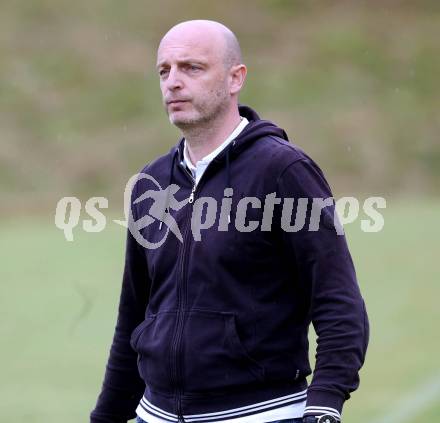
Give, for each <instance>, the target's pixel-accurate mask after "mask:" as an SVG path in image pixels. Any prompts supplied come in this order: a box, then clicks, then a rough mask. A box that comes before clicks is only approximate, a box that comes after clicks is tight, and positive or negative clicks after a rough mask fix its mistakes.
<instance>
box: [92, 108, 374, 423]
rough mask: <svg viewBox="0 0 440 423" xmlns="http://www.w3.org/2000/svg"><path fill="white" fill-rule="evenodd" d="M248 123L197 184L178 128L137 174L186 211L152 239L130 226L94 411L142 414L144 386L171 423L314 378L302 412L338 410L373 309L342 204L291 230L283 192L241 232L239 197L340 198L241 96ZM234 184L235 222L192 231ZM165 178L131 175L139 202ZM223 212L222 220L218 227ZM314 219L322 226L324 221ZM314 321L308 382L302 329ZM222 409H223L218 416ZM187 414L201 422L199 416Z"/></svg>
mask: <svg viewBox="0 0 440 423" xmlns="http://www.w3.org/2000/svg"><path fill="white" fill-rule="evenodd" d="M239 109H240V114H241V115H242V116H245V117H246V118H247V119H248V120H249V122H250V123H249V124H248V125H247V126H246V127H245V129H244V130H243V131H242V132H241V133H240V134H239V136H238V137H237V138H236V139H235V140H234V141H233V142H231V143H230V144H229V145H228V146H227V147H226V148H225V149H224V150H223V151H222V152H221V153H219V155H218V156H217V157H216V158H215V159H214V160H213V161H212V162H211V163H210V164H209V166H208V168H207V169H206V171H205V173H204V174H203V176H202V177H201V179H200V182H199V183H198V184H197V187H196V188H195V189H193V188H194V182H193V179H192V178H191V176H190V175H189V174H188V171H187V169H186V168H185V166H184V165H183V162H182V161H183V139H182V140H180V141H179V143H178V144H177V145H176V146H175V147H173V148H172V149H171V151H170V152H169V153H168V154H166V155H164V156H162V157H160V158H158V159H157V160H155V161H153V162H152V163H150V164H149V165H147V166H146V167H145V168H144V169H143V170H142V172H143V173H145V174H148V175H150V176H152V177H153V178H154V179H155V180H156V181H157V182H158V183H159V184H160V186H161V187H162V188H165V187H167V186H169V185H170V184H177V185H178V186H179V190H178V191H177V192H176V194H175V198H176V200H177V201H182V200H185V199H188V198H190V197H191V202H188V203H187V204H186V205H184V206H183V207H182V208H180V210H173V209H171V208H169V209H167V212H169V213H170V214H171V215H172V216H173V218H174V219H175V221H176V222H177V225H178V227H179V230H180V232H181V234H182V238H183V239H182V240H183V242H181V240H179V239H178V237H177V236H176V235H175V234H174V233H172V232H169V233H168V234H167V236H166V237H165V239H164V235H165V232H166V231H167V227H166V225H161V223H160V222H159V220H154V222H152V223H151V222H150V224H149V225H147V226H145V227H143V228H142V229H141V230H140V232H139V233H140V235H141V236H142V237H143V238H144V239H146V240H148V241H149V242H159V241H161V240H163V239H164V242H163V244H162V245H161V246H160V247H158V248H156V249H148V248H144V247H143V246H141V245H140V244H139V243H138V242H136V239H135V237H134V236H133V234H132V233H131V232H130V231H128V232H127V243H126V258H125V269H124V275H123V283H122V291H121V297H120V304H119V314H118V320H117V324H116V329H115V334H114V339H113V343H112V346H111V350H110V357H109V360H108V364H107V368H106V373H105V378H104V383H103V387H102V391H101V394H100V396H99V399H98V402H97V405H96V408H95V409H94V410H93V412H92V414H91V422H92V423H122V422H124V423H125V422H126V421H127V420H128V419H131V418H133V417H135V409H136V407H137V405H138V403H139V401H140V399H141V398H142V396H144V398H145V399H147V400H148V401H149V403H150V404H153V405H154V406H157V407H159V408H160V409H161V410H165V411H166V412H168V413H170V416H174V417H175V419H174V417H170V421H177V417H178V418H179V419H180V421H188V420H187V419H188V417H186V420H183V419H185V416H189V415H193V416H194V415H199V414H204V413H210V412H212V411H218V410H222V409H231V408H234V407H243V406H246V405H247V404H252V403H256V402H259V401H266V400H270V399H272V398H276V397H281V396H283V395H286V396H287V395H290V394H295V393H298V392H301V391H303V390H305V389H307V408H306V412H305V415H319V414H322V411H323V410H326V408H322V407H327V408H328V410H330V411H334V412H336V413H339V412H341V410H342V406H343V403H344V401H345V400H346V399H348V398H349V396H350V392H352V391H353V390H355V389H356V388H357V387H358V384H359V377H358V372H359V369H360V368H361V366H362V364H363V361H364V358H365V353H366V349H367V343H368V333H369V328H368V318H367V314H366V310H365V305H364V302H363V299H362V297H361V294H360V291H359V287H358V284H357V281H356V275H355V270H354V267H353V262H352V259H351V256H350V253H349V250H348V247H347V244H346V240H345V237H344V236H343V235H339V234H338V233H337V231H336V230H335V226H334V224H333V222H334V221H333V217H334V207H333V206H329V207H325V208H324V209H323V210H322V218H321V219H320V224H319V228H315V230H309V227H308V225H307V220H306V223H305V225H304V228H303V229H301V230H297V231H286V230H284V229H283V228H282V227H281V224H280V220H281V213H282V206H283V201H281V203H280V204H276V205H275V206H274V210H273V216H272V219H273V220H272V225H271V228H270V230H262V229H261V228H262V225H260V226H259V227H258V228H256V229H255V230H251V231H245V232H243V231H238V230H237V229H236V228H235V226H234V221H235V219H236V218H237V204H238V202H239V201H240V200H241V199H242V198H244V197H255V198H256V199H258V200H259V202H261V204H263V203H264V200H265V198H266V196H267V195H268V194H271V193H275V194H276V197H277V198H281V199H285V198H293V199H295V200H294V202H293V204H294V207H293V210H292V225H293V223H294V222H293V221H294V218H295V207H296V204H298V202H297V200H298V198H307V199H310V202H309V209H308V213H309V214H308V215H307V216H308V217H310V208H311V207H310V205H311V204H312V199H313V198H324V199H325V198H328V197H332V193H331V191H330V188H329V186H328V184H327V182H326V180H325V178H324V176H323V174H322V172H321V170H320V169H319V168H318V166H317V165H316V164H315V163H314V162H313V161H312V160H311V159H310V158H309V157H308V156H307V155H306V154H305V153H304V152H303V151H301V150H300V149H299V148H298V147H296V146H295V145H293V144H292V143H290V142H289V141H288V139H287V135H286V133H285V132H284V131H283V130H282V129H280V128H279V127H277V126H275V125H274V124H273V123H271V122H269V121H266V120H261V119H260V118H259V117H258V115H257V114H256V113H255V112H254V111H253V110H252V109H250V108H249V107H246V106H240V107H239ZM228 187H230V188H232V190H233V194H232V197H231V199H232V200H231V203H232V204H231V208H230V212H229V211H228V214H229V219H228V222H229V221H230V222H231V223H230V224H229V225H228V228H227V229H228V230H219V214H220V211H219V212H218V214H217V220H216V222H215V224H214V225H212V227H210V228H209V229H204V230H201V231H200V235H201V239H200V240H195V239H194V237H193V234H192V232H193V231H192V230H191V215H192V210H193V207H194V204H196V202H197V199H199V198H201V197H211V198H213V199H215V201H216V202H217V204H218V209H220V205H221V204H222V201H224V198H225V188H228ZM149 189H156V190H157V189H158V188H157V186H155V184H154V183H153V182H152V180H151V179H148V178H142V179H141V178H140V179H139V180H138V182H137V183H136V184H135V186H134V188H133V193H132V200H134V199H136V198H138V197H139V196H141V195H142V194H143V193H144V192H146V191H147V190H149ZM258 200H256V201H254V202H253V203H252V204H248V207H247V209H246V211H247V214H246V216H247V217H246V225H248V224H250V222H253V221H257V222H262V218H263V208H262V207H259V202H258ZM152 201H153V200H151V199H150V200H149V199H148V198H147V199H145V200H144V201H141V202H138V203H137V204H135V205H133V206H132V210H133V219H134V220H135V221H137V220H138V219H141V218H144V219H150V218H149V217H148V213H149V210H150V208H151V206H152ZM224 224H225V222H224V221H223V225H224ZM316 229H318V230H316ZM311 322H312V323H313V325H314V328H315V331H316V333H317V336H318V339H317V353H316V366H315V370H314V373H313V378H312V380H311V383H310V386H308V387H307V381H306V377H307V376H309V375H310V374H311V369H310V365H309V359H308V339H307V336H308V328H309V325H310V323H311ZM219 420H220V419H219ZM191 421H197V422H202V421H211V422H212V421H213V420H212V419H211V420H204V419H203V418H202V417H200V418H199V417H196V418H195V419H194V418H193V419H192V420H191Z"/></svg>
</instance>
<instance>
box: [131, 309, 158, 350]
mask: <svg viewBox="0 0 440 423" xmlns="http://www.w3.org/2000/svg"><path fill="white" fill-rule="evenodd" d="M155 318H156V315H152V316H147V317H146V318H145V320H144V321H143V322H142V323H141V324H139V325H138V326H136V327H135V328H134V330H133V332H132V333H131V337H130V345H131V348H133V350H135V351H136V352H138V350H137V344H138V342H139V338H140V336H141V335H142V332H143V330H144V329H146V328H147V327H148V326H149V325H151V324H152V323H153V322H154V320H155Z"/></svg>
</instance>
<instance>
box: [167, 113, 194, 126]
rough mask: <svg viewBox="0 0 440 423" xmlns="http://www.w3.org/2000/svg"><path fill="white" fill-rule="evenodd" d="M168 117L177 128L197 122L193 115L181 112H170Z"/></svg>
mask: <svg viewBox="0 0 440 423" xmlns="http://www.w3.org/2000/svg"><path fill="white" fill-rule="evenodd" d="M168 118H169V120H170V122H171V123H172V124H173V125H174V126H177V127H178V128H186V127H188V126H192V125H195V124H197V122H198V120H197V119H196V118H195V117H194V116H184V115H183V113H182V114H180V113H170V114H169V115H168Z"/></svg>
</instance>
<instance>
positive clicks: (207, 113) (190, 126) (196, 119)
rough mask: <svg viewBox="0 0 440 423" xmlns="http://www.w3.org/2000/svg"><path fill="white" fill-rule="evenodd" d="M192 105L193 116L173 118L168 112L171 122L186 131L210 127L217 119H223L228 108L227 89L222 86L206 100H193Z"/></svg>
mask: <svg viewBox="0 0 440 423" xmlns="http://www.w3.org/2000/svg"><path fill="white" fill-rule="evenodd" d="M212 97H214V98H215V101H214V102H212V101H210V99H211V98H212ZM191 105H192V108H193V111H194V115H193V116H189V117H186V118H185V117H184V118H182V119H179V118H177V119H173V118H172V116H171V114H170V113H169V114H168V118H169V120H170V122H171V123H172V124H173V125H175V126H176V127H177V128H179V129H180V130H181V131H182V132H184V133H185V132H193V131H197V129H202V128H206V127H209V126H210V125H211V124H213V123H214V122H215V121H216V120H218V119H221V117H222V116H223V115H224V114H225V113H226V111H227V110H228V107H229V97H228V95H227V92H226V89H224V88H223V87H222V88H219V89H217V90H216V91H214V92H213V93H212V95H211V97H210V98H209V99H207V100H205V101H204V102H202V103H196V102H191Z"/></svg>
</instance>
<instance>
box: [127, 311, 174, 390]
mask: <svg viewBox="0 0 440 423" xmlns="http://www.w3.org/2000/svg"><path fill="white" fill-rule="evenodd" d="M175 322H176V312H175V311H162V312H159V313H157V314H154V315H150V316H147V317H146V319H145V320H144V321H143V322H142V323H141V324H140V325H139V326H137V327H136V328H135V330H134V331H133V333H132V336H131V341H130V343H131V346H132V348H133V349H134V350H135V351H136V352H137V353H138V369H139V375H140V376H141V378H142V379H143V380H144V381H145V383H146V384H148V385H149V386H150V387H151V388H153V389H155V390H158V391H162V392H171V391H172V390H173V389H174V388H173V386H172V385H171V379H170V361H169V358H170V357H169V353H170V348H171V343H172V338H173V331H174V328H175Z"/></svg>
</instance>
